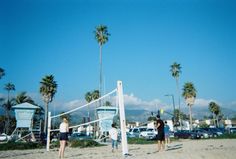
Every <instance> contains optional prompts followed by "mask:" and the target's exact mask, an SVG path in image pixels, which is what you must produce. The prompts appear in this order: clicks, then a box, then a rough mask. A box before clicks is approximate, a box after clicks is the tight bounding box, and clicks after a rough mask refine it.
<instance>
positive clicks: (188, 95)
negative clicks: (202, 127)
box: [182, 82, 197, 130]
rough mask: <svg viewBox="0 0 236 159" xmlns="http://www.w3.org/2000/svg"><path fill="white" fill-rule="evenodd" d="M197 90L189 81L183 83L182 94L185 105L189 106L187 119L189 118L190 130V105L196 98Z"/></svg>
mask: <svg viewBox="0 0 236 159" xmlns="http://www.w3.org/2000/svg"><path fill="white" fill-rule="evenodd" d="M196 94H197V91H196V89H195V87H194V85H193V83H191V82H187V83H185V84H184V87H183V93H182V96H183V97H184V99H185V101H186V103H187V105H188V106H189V119H190V130H192V124H193V122H192V106H193V104H194V101H195V98H196Z"/></svg>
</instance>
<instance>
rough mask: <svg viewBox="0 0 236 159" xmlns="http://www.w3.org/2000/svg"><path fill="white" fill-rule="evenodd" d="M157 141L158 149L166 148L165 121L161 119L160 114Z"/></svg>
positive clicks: (157, 123)
mask: <svg viewBox="0 0 236 159" xmlns="http://www.w3.org/2000/svg"><path fill="white" fill-rule="evenodd" d="M156 126H157V132H158V134H157V141H158V149H157V151H160V150H164V149H165V132H164V122H163V121H162V120H161V119H160V115H157V121H156Z"/></svg>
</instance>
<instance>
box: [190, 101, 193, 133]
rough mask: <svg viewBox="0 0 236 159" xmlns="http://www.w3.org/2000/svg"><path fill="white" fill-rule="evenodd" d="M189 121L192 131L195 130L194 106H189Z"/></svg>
mask: <svg viewBox="0 0 236 159" xmlns="http://www.w3.org/2000/svg"><path fill="white" fill-rule="evenodd" d="M189 120H190V130H192V129H193V120H192V106H191V105H189Z"/></svg>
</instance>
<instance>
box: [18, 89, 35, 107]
mask: <svg viewBox="0 0 236 159" xmlns="http://www.w3.org/2000/svg"><path fill="white" fill-rule="evenodd" d="M25 102H27V103H30V104H33V105H36V104H35V102H34V101H33V99H32V98H31V97H30V96H27V95H26V92H21V93H20V94H18V95H17V96H16V98H15V103H16V104H21V103H25Z"/></svg>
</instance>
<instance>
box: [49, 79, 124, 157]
mask: <svg viewBox="0 0 236 159" xmlns="http://www.w3.org/2000/svg"><path fill="white" fill-rule="evenodd" d="M85 98H86V100H87V101H88V103H86V104H84V105H82V106H78V107H76V108H74V109H71V110H68V111H66V112H63V113H60V114H57V115H53V116H52V115H51V112H49V113H48V131H47V132H48V133H47V146H46V148H47V151H49V147H50V136H51V134H52V133H56V132H57V133H58V132H59V125H60V121H61V119H62V118H67V119H69V129H70V132H72V133H80V132H81V133H86V135H88V136H93V138H99V137H101V136H102V135H104V134H106V133H107V132H108V131H109V129H111V124H112V123H115V124H116V125H117V126H118V127H119V129H120V131H121V146H122V153H123V155H126V154H128V147H127V137H126V119H125V110H124V97H123V87H122V82H121V81H117V87H116V88H115V89H114V90H112V91H111V92H109V93H107V94H105V95H103V96H101V97H100V98H99V95H98V94H96V92H92V93H88V94H86V95H85ZM96 98H97V99H96Z"/></svg>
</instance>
